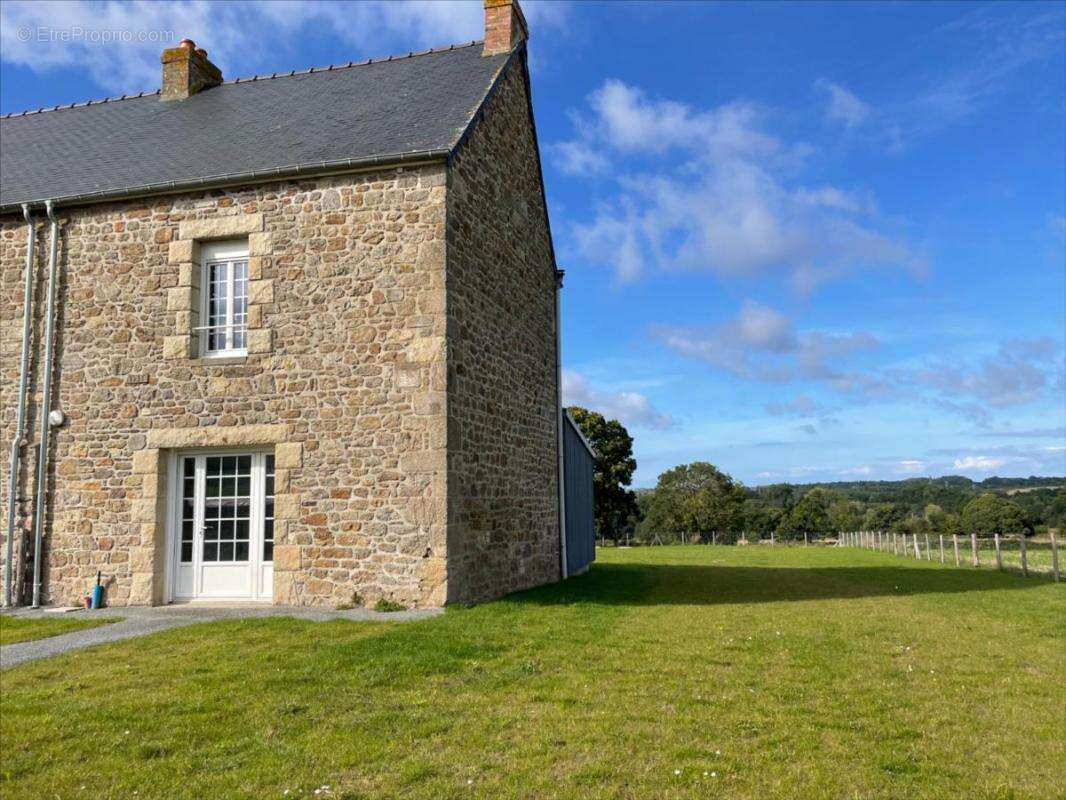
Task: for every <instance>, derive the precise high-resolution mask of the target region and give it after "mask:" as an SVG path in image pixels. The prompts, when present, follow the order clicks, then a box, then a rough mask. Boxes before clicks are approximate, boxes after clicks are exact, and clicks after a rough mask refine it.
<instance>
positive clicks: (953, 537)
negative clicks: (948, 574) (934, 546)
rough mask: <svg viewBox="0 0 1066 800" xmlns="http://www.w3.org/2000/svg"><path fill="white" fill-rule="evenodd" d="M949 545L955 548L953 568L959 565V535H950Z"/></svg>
mask: <svg viewBox="0 0 1066 800" xmlns="http://www.w3.org/2000/svg"><path fill="white" fill-rule="evenodd" d="M951 543H952V544H953V545H954V546H955V566H956V567H957V566H960V564H959V535H958V534H957V533H953V534H951Z"/></svg>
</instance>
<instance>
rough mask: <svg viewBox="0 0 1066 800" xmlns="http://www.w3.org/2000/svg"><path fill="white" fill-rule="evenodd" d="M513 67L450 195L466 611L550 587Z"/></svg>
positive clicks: (454, 429) (552, 537) (555, 528)
mask: <svg viewBox="0 0 1066 800" xmlns="http://www.w3.org/2000/svg"><path fill="white" fill-rule="evenodd" d="M527 91H528V87H527V84H526V81H525V77H524V71H523V64H522V63H521V62H520V61H519V62H515V63H513V64H512V65H511V67H510V69H509V70H508V72H507V73H506V75H505V76H504V78H503V80H502V81H501V83H500V84H499V85H498V86H497V88H496V92H495V94H494V95H493V96H492V97H491V98H490V100H489V102H488V104H487V106H486V108H485V110H484V118H483V119H482V120H481V122H480V123H479V124H478V125H477V126H476V127H475V128H474V129H473V131H472V132H471V134H470V136H469V137H468V139H467V140H466V141H465V143H464V144H463V145H462V147H461V149H460V151H459V153H458V155H457V156H456V157H455V158H454V159H453V162H452V168H451V170H450V171H449V184H448V274H447V308H448V424H449V428H448V436H449V449H448V483H449V492H448V497H449V507H448V521H449V522H448V575H449V577H448V585H449V592H448V595H449V599H450V600H454V601H464V602H466V601H475V600H482V599H487V598H492V597H498V596H500V595H502V594H505V593H507V592H511V591H515V590H518V589H524V588H527V587H531V586H536V585H539V584H542V583H546V582H550V581H554V580H558V578H559V575H560V560H559V521H558V493H557V491H558V490H557V476H558V468H557V463H558V462H557V458H558V450H557V446H558V442H557V431H558V428H557V425H558V422H557V416H556V414H557V391H556V382H557V372H556V352H555V264H554V260H553V256H552V250H551V238H550V232H549V230H548V227H547V223H546V221H545V212H544V202H545V201H544V197H543V196H542V192H541V182H540V175H539V172H538V166H539V162H538V155H537V150H536V142H535V138H534V130H533V127H532V125H531V123H530V116H529V110H528V95H527Z"/></svg>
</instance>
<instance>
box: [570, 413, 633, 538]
mask: <svg viewBox="0 0 1066 800" xmlns="http://www.w3.org/2000/svg"><path fill="white" fill-rule="evenodd" d="M567 411H569V412H570V416H571V417H573V418H574V422H576V423H577V424H578V425H579V426H580V428H581V430H582V432H583V433H584V434H585V438H586V439H588V440H589V444H591V445H592V449H593V450H594V451H596V460H595V465H594V471H593V475H592V494H593V501H594V503H595V506H596V532H597V533H598V534H599V535H600V536H603V537H605V538H607V539H613V540H614V541H618V539H620V538H621V537H622V535H623V534H624V533H625V531H626V530H627V527H631V526H632V525H633V521H634V519H639V518H640V510H639V509H638V508H637V497H636V495H635V494H634V493H633V492H632V491H631V490H629V489H628V488H627V487H628V486H629V485H630V483H632V482H633V472H634V471H635V470H636V468H637V461H636V459H635V458H633V437H632V436H630V435H629V432H628V431H627V430H626V429H625V426H623V425H622V423H621V422H619V421H618V420H616V419H606V418H604V416H603V415H602V414H599V413H597V412H595V411H589V410H588V409H584V408H580V407H579V406H571V407H570V408H568V409H567Z"/></svg>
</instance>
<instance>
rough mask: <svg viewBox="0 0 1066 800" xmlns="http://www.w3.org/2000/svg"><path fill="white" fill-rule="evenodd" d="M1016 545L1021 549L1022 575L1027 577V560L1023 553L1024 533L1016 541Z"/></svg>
mask: <svg viewBox="0 0 1066 800" xmlns="http://www.w3.org/2000/svg"><path fill="white" fill-rule="evenodd" d="M1018 544H1019V546H1020V547H1021V549H1022V575H1025V576H1026V577H1029V560H1028V558H1027V557H1026V553H1025V532H1024V531H1023V532H1022V536H1021V538H1020V539H1019V540H1018Z"/></svg>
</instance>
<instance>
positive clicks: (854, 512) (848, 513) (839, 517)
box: [829, 499, 862, 533]
mask: <svg viewBox="0 0 1066 800" xmlns="http://www.w3.org/2000/svg"><path fill="white" fill-rule="evenodd" d="M829 524H830V527H831V528H832V529H833V531H834V532H835V533H842V532H845V531H854V530H858V529H859V527H860V526H861V525H862V517H860V516H859V511H858V503H854V502H852V501H850V500H844V499H839V500H833V501H832V502H831V503H830V504H829Z"/></svg>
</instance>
